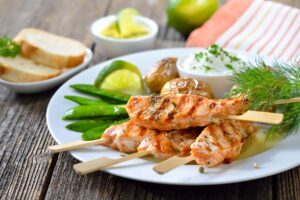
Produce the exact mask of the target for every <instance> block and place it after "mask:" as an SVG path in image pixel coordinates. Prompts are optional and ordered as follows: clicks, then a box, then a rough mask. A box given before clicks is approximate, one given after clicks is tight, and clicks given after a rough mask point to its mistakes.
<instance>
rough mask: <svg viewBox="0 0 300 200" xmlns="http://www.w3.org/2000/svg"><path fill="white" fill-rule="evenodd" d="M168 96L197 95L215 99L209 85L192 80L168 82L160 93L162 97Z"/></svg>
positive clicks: (179, 79)
mask: <svg viewBox="0 0 300 200" xmlns="http://www.w3.org/2000/svg"><path fill="white" fill-rule="evenodd" d="M167 94H196V95H201V96H203V97H207V98H210V99H213V98H214V95H213V93H212V91H211V89H210V87H209V85H207V84H206V83H204V82H202V81H198V80H196V79H192V78H175V79H172V80H170V81H168V82H167V83H166V84H165V85H164V86H163V87H162V89H161V92H160V95H167Z"/></svg>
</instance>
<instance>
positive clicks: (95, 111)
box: [63, 105, 127, 119]
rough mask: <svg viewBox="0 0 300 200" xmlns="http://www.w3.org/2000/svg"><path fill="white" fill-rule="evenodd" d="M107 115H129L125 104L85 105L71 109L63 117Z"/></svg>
mask: <svg viewBox="0 0 300 200" xmlns="http://www.w3.org/2000/svg"><path fill="white" fill-rule="evenodd" d="M106 116H127V112H126V109H125V106H124V105H103V106H102V105H83V106H76V107H74V108H71V109H69V110H68V111H67V112H66V113H65V115H64V116H63V119H84V118H97V117H106Z"/></svg>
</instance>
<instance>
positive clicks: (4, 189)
mask: <svg viewBox="0 0 300 200" xmlns="http://www.w3.org/2000/svg"><path fill="white" fill-rule="evenodd" d="M277 1H278V2H280V1H281V2H284V3H287V4H290V5H292V6H295V7H300V0H277ZM166 4H167V1H166V0H147V1H146V0H143V1H142V0H98V1H84V0H72V1H68V0H51V1H50V0H48V1H46V0H39V1H34V0H26V1H25V0H24V1H21V0H0V27H1V29H0V36H2V35H4V34H7V35H9V36H14V35H15V34H17V33H18V31H20V30H21V29H22V28H24V27H38V28H41V29H44V30H47V31H50V32H54V33H57V34H59V35H63V36H68V37H71V38H75V39H78V40H80V41H82V42H83V43H85V44H86V45H87V46H88V47H90V48H91V49H92V50H93V51H94V53H95V56H94V59H93V61H92V64H96V63H99V62H101V61H103V60H104V59H105V58H104V57H103V56H101V55H100V54H99V53H98V50H99V48H101V47H98V46H97V47H95V45H94V41H93V38H92V35H91V34H90V31H89V27H90V25H91V23H92V22H93V21H94V20H95V19H97V18H99V17H102V16H105V15H108V14H114V13H116V12H118V11H119V10H120V9H121V8H124V7H135V8H137V9H138V10H139V11H140V12H141V13H142V14H143V15H145V16H149V17H151V18H152V19H154V20H155V21H156V22H157V23H158V24H159V28H160V31H159V34H158V39H157V41H156V48H168V47H179V46H184V38H183V37H182V36H180V35H179V34H178V33H176V32H175V31H174V30H173V29H172V28H169V27H167V26H166V21H167V19H166V14H165V10H166ZM55 90H56V89H54V90H52V91H48V92H44V93H40V94H34V95H23V94H15V93H13V92H10V91H9V90H8V89H6V88H5V87H2V86H0V137H1V139H0V197H1V199H22V200H23V199H24V200H25V199H237V200H239V199H263V200H268V199H270V200H271V199H272V200H273V199H288V200H291V199H300V167H298V168H295V169H292V170H289V171H287V172H284V173H281V174H278V175H276V176H272V177H268V178H263V179H260V180H255V181H249V182H244V183H237V184H228V185H219V186H201V187H200V186H199V187H182V186H167V185H158V184H151V183H143V182H137V181H131V180H128V179H124V178H119V177H116V176H112V175H109V174H107V173H103V172H97V173H93V174H90V175H87V176H80V175H78V174H76V173H75V172H74V171H73V169H72V166H73V164H75V163H77V160H75V159H74V158H72V157H71V156H70V154H69V153H60V154H54V155H53V154H51V153H49V152H48V151H47V146H49V145H52V144H55V142H54V140H53V139H52V137H51V136H50V133H49V131H48V129H47V125H46V120H45V112H46V108H47V105H48V102H49V100H50V98H51V96H52V95H53V93H54V92H55ZM299 156H300V155H299ZM233 176H234V174H233Z"/></svg>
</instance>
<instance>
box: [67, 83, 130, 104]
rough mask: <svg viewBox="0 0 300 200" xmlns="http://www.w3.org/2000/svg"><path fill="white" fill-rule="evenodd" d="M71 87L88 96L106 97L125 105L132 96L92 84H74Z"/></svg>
mask: <svg viewBox="0 0 300 200" xmlns="http://www.w3.org/2000/svg"><path fill="white" fill-rule="evenodd" d="M70 87H71V88H73V89H75V90H78V91H80V92H83V93H86V94H93V95H98V96H100V97H106V98H109V99H113V100H117V101H121V102H124V103H126V102H127V101H128V100H129V98H130V95H128V94H124V93H121V92H117V91H110V90H103V89H99V88H96V87H95V86H93V85H91V84H74V85H70Z"/></svg>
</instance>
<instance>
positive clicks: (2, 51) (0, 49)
mask: <svg viewBox="0 0 300 200" xmlns="http://www.w3.org/2000/svg"><path fill="white" fill-rule="evenodd" d="M20 53H21V46H20V45H18V44H17V43H16V42H15V41H13V40H12V39H10V38H9V37H7V36H4V37H2V38H0V56H3V57H11V58H14V57H16V56H17V55H19V54H20Z"/></svg>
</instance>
